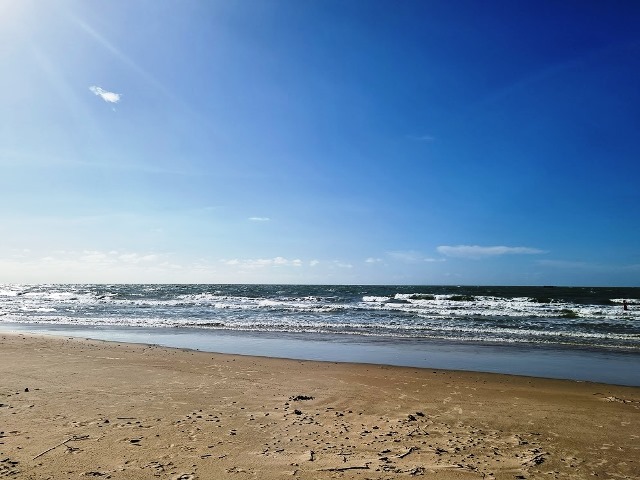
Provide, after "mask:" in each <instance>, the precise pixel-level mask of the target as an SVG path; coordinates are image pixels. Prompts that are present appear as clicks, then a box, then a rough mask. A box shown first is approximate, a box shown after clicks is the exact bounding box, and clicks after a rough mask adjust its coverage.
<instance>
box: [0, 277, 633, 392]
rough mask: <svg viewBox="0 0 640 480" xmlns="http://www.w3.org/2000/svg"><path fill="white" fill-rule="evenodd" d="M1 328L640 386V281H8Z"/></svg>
mask: <svg viewBox="0 0 640 480" xmlns="http://www.w3.org/2000/svg"><path fill="white" fill-rule="evenodd" d="M624 303H626V304H627V310H625V309H624ZM0 328H2V329H3V330H5V331H7V330H13V331H29V332H35V333H54V334H64V335H79V336H87V337H90V338H101V339H107V340H117V341H135V342H142V343H159V344H163V345H168V346H178V347H184V348H194V349H200V350H209V351H221V352H227V353H242V354H255V355H267V356H286V357H290V358H300V359H318V360H325V361H364V362H367V363H388V364H397V365H410V366H420V367H433V368H457V369H462V370H481V371H499V372H501V373H517V374H531V375H536V376H550V377H558V378H573V379H578V380H591V381H607V382H609V383H621V384H630V385H640V373H639V372H640V288H613V287H597V288H596V287H497V286H496V287H473V286H397V285H393V286H391V285H390V286H360V285H349V286H345V285H324V286H313V285H0ZM576 358H577V360H576ZM532 364H537V365H539V367H538V368H536V367H535V365H532ZM585 369H586V370H585ZM589 370H592V371H593V372H592V373H589ZM608 370H614V371H613V372H611V373H606V372H607V371H608ZM598 372H601V373H598Z"/></svg>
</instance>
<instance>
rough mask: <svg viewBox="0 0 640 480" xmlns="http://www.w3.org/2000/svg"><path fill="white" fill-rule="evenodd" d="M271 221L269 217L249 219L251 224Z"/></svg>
mask: <svg viewBox="0 0 640 480" xmlns="http://www.w3.org/2000/svg"><path fill="white" fill-rule="evenodd" d="M270 220H271V219H270V218H269V217H249V221H251V222H268V221H270Z"/></svg>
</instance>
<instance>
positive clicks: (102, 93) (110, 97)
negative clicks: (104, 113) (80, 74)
mask: <svg viewBox="0 0 640 480" xmlns="http://www.w3.org/2000/svg"><path fill="white" fill-rule="evenodd" d="M89 90H91V92H92V93H93V94H94V95H97V96H98V97H100V98H102V100H104V101H105V102H107V103H118V102H119V101H120V97H121V96H122V95H121V94H119V93H115V92H109V91H107V90H105V89H103V88H101V87H96V86H95V85H92V86H90V87H89Z"/></svg>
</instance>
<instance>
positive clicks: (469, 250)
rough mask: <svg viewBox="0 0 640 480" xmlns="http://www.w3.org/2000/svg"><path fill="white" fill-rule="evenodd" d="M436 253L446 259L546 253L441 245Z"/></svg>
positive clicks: (502, 248)
mask: <svg viewBox="0 0 640 480" xmlns="http://www.w3.org/2000/svg"><path fill="white" fill-rule="evenodd" d="M437 250H438V253H440V254H442V255H445V256H447V257H460V258H476V259H477V258H486V257H497V256H501V255H538V254H541V253H546V252H545V251H544V250H540V249H538V248H530V247H505V246H502V245H500V246H491V247H482V246H480V245H456V246H449V245H441V246H439V247H438V248H437Z"/></svg>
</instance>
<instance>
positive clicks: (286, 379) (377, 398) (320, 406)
mask: <svg viewBox="0 0 640 480" xmlns="http://www.w3.org/2000/svg"><path fill="white" fill-rule="evenodd" d="M0 338H1V341H0V378H1V381H0V478H21V479H22V478H24V479H61V478H92V477H95V478H111V479H138V478H140V479H146V478H149V479H152V478H167V479H180V480H187V479H218V478H229V479H231V478H233V479H243V478H257V479H281V478H294V479H322V478H361V479H391V478H402V477H423V478H436V479H482V478H484V479H533V478H545V479H549V478H576V479H584V478H617V479H620V478H627V479H634V478H638V477H639V476H640V461H638V458H640V429H639V427H640V416H639V414H640V388H637V387H619V386H611V385H603V384H596V383H580V382H573V381H562V380H545V379H537V378H529V377H517V376H506V375H496V374H479V373H470V372H456V371H443V370H432V369H416V368H401V367H389V366H379V365H362V364H337V363H327V362H309V361H295V360H281V359H273V358H260V357H248V356H233V355H221V354H211V353H205V352H197V351H188V350H179V349H170V348H161V347H156V346H148V345H133V344H117V343H109V342H100V341H93V340H81V339H71V338H65V337H45V336H30V335H22V334H20V335H18V334H3V335H2V336H1V337H0Z"/></svg>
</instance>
